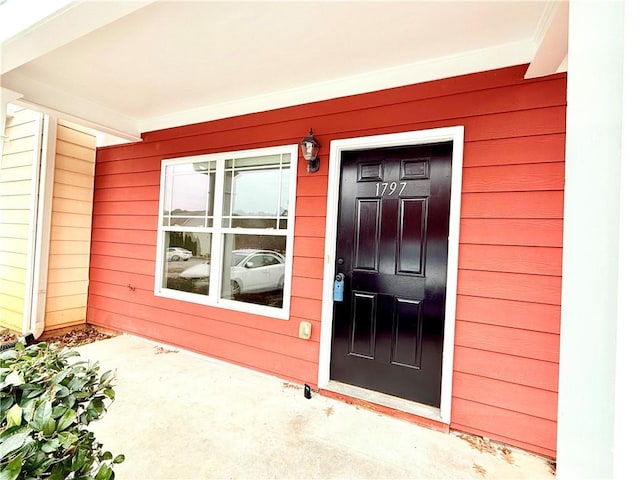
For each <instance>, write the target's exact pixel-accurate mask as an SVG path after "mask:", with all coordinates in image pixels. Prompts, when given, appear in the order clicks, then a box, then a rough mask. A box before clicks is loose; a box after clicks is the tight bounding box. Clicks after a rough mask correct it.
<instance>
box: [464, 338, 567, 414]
mask: <svg viewBox="0 0 640 480" xmlns="http://www.w3.org/2000/svg"><path fill="white" fill-rule="evenodd" d="M453 368H454V370H455V371H456V372H463V373H468V374H471V375H476V376H478V377H487V378H493V379H497V380H502V381H503V382H509V383H513V384H516V385H525V386H529V387H533V388H538V389H542V390H548V391H551V392H557V391H558V364H557V363H554V362H548V361H544V360H536V359H534V358H527V357H515V356H513V355H509V354H505V353H496V352H489V351H487V350H480V349H477V348H469V347H463V346H460V345H459V346H458V347H457V348H456V354H455V356H454V360H453ZM456 393H457V394H458V395H459V396H462V395H461V394H460V392H458V390H457V389H456ZM550 407H551V406H550ZM553 414H555V406H554V407H553V408H549V410H548V411H546V412H545V413H544V414H543V416H548V415H553Z"/></svg>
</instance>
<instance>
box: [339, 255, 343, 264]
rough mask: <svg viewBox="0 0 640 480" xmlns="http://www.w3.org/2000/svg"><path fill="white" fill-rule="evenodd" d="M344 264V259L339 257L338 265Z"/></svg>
mask: <svg viewBox="0 0 640 480" xmlns="http://www.w3.org/2000/svg"><path fill="white" fill-rule="evenodd" d="M343 263H344V258H342V257H339V258H338V265H342V264H343Z"/></svg>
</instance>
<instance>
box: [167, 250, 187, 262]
mask: <svg viewBox="0 0 640 480" xmlns="http://www.w3.org/2000/svg"><path fill="white" fill-rule="evenodd" d="M191 257H193V253H191V250H187V249H186V248H182V247H169V248H167V260H168V261H174V262H177V261H178V260H184V261H185V262H186V261H187V260H189V259H190V258H191Z"/></svg>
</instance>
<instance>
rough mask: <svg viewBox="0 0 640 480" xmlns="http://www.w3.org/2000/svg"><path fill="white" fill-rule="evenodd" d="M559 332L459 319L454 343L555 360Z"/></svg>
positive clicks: (520, 355)
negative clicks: (507, 326)
mask: <svg viewBox="0 0 640 480" xmlns="http://www.w3.org/2000/svg"><path fill="white" fill-rule="evenodd" d="M558 337H559V335H556V334H552V333H546V332H535V331H531V330H522V329H519V328H505V327H502V326H498V325H487V324H483V323H473V322H467V321H462V320H458V321H457V322H456V338H455V344H456V345H461V346H463V347H469V348H475V349H478V350H486V351H488V352H497V353H504V354H506V355H512V356H514V357H524V358H532V359H535V360H544V361H545V362H555V363H558V357H559V350H560V349H559V342H558Z"/></svg>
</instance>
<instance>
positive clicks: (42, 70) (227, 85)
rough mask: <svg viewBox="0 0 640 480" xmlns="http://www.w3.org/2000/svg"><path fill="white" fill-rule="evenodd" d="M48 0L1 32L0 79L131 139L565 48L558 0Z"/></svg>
mask: <svg viewBox="0 0 640 480" xmlns="http://www.w3.org/2000/svg"><path fill="white" fill-rule="evenodd" d="M22 1H24V0H6V1H5V2H4V3H3V4H0V18H2V17H3V13H5V17H4V18H5V20H6V19H7V18H8V17H7V16H6V14H10V13H11V10H10V7H11V6H12V2H22ZM56 1H57V3H58V4H60V5H61V6H59V8H58V10H57V11H54V12H53V13H51V12H47V15H46V16H45V18H42V19H39V20H38V21H34V22H33V24H32V25H31V26H29V27H25V28H24V29H22V30H21V31H19V32H18V33H16V34H15V35H13V36H11V37H10V38H8V39H2V44H1V49H0V67H1V69H0V74H1V76H0V85H1V86H2V87H3V88H4V89H8V90H11V91H12V92H15V94H17V95H20V99H19V101H20V102H22V103H25V104H27V105H32V106H37V107H38V108H40V109H41V110H44V111H50V112H53V113H56V114H58V115H61V116H63V117H66V118H68V119H70V120H74V121H77V122H79V123H81V124H84V125H86V126H89V127H92V128H96V129H98V130H101V131H103V132H106V133H110V134H114V135H117V136H120V137H122V138H125V139H129V140H133V139H137V138H139V136H140V134H141V133H142V132H145V131H150V130H156V129H160V128H166V127H172V126H176V125H182V124H188V123H194V122H200V121H206V120H212V119H216V118H223V117H227V116H232V115H238V114H243V113H250V112H255V111H261V110H268V109H272V108H279V107H283V106H288V105H294V104H299V103H305V102H310V101H316V100H323V99H327V98H335V97H338V96H344V95H350V94H357V93H363V92H367V91H373V90H378V89H381V88H390V87H395V86H400V85H407V84H411V83H417V82H421V81H427V80H432V79H436V78H443V77H447V76H451V75H459V74H465V73H471V72H477V71H483V70H488V69H492V68H500V67H504V66H509V65H516V64H524V63H530V62H533V63H532V65H531V67H530V69H529V75H530V76H541V75H547V74H550V73H556V72H557V71H561V70H562V69H563V68H564V64H565V62H564V59H565V58H566V51H567V46H566V33H567V32H566V31H567V13H566V12H567V11H568V7H567V3H566V2H564V1H458V0H454V1H409V2H404V1H295V2H294V1H289V2H285V1H268V0H267V1H253V2H248V1H133V2H124V1H79V2H78V1H76V2H69V1H67V2H65V1H64V0H56ZM3 11H4V12H3ZM15 20H16V21H17V19H15ZM12 24H13V25H15V23H12ZM5 93H7V92H6V91H5Z"/></svg>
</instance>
